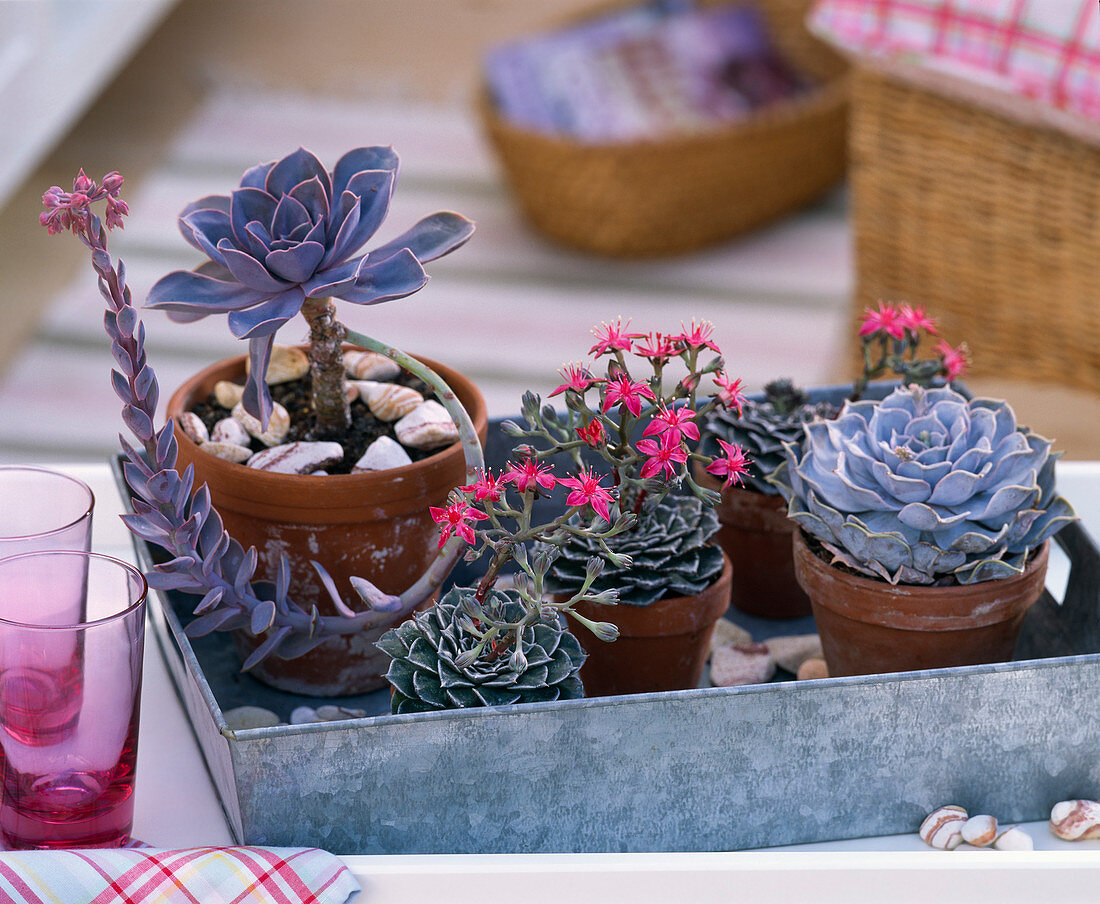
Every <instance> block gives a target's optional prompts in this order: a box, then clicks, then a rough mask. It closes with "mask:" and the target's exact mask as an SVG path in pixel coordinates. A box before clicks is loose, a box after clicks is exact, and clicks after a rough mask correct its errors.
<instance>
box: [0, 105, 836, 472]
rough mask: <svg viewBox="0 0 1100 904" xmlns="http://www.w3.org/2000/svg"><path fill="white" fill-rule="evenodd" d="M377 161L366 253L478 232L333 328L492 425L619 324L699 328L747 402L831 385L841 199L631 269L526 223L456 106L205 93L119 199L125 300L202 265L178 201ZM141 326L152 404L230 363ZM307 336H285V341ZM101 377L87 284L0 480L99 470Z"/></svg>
mask: <svg viewBox="0 0 1100 904" xmlns="http://www.w3.org/2000/svg"><path fill="white" fill-rule="evenodd" d="M381 143H385V144H393V145H394V147H395V148H396V149H397V151H398V153H399V154H400V155H401V158H402V171H401V176H400V179H399V181H398V188H397V192H396V195H395V199H394V203H393V205H392V206H391V212H390V217H389V219H388V220H387V222H386V224H385V225H384V226H383V228H382V230H381V231H380V233H379V237H378V241H381V240H384V239H385V238H388V237H392V236H393V235H396V234H397V233H398V232H400V231H403V230H404V229H405V228H407V227H408V226H409V225H411V224H412V223H413V222H415V221H416V220H417V219H419V218H420V217H422V216H425V215H427V214H429V213H431V212H433V211H435V210H439V209H451V210H458V211H460V212H462V213H463V214H465V215H466V216H469V217H471V218H472V219H474V220H475V221H477V224H478V231H477V233H476V234H475V236H474V239H473V240H472V241H471V242H470V243H469V245H467V246H466V247H465V248H462V249H461V250H459V251H458V252H456V253H455V254H453V255H451V256H450V257H447V258H444V259H442V260H440V261H436V262H433V263H432V264H429V265H428V270H429V273H430V274H431V275H432V277H433V278H432V281H431V282H430V283H429V284H428V286H427V287H426V288H425V289H423V290H422V291H421V292H420V293H418V294H417V295H414V296H411V297H409V298H407V299H402V300H398V301H394V302H389V303H387V304H383V305H378V306H376V307H371V308H359V307H356V306H353V305H348V304H343V305H341V313H342V316H343V318H344V319H345V321H346V322H347V323H348V324H349V325H351V326H352V327H354V328H355V329H359V330H361V331H363V332H366V333H369V334H372V335H376V336H378V337H381V338H385V339H387V340H389V341H391V342H394V343H396V344H398V345H400V346H402V347H404V348H407V349H408V350H410V351H414V352H418V353H420V354H424V355H427V356H429V357H432V358H436V359H437V360H442V361H446V362H448V363H450V364H453V365H454V366H456V367H458V368H459V369H461V370H463V371H465V372H466V373H468V374H469V375H470V376H471V377H472V378H474V379H475V381H476V382H477V383H478V384H479V385H480V386H481V387H482V390H483V391H484V392H485V394H486V397H487V398H488V401H489V408H490V413H491V415H494V416H500V415H505V414H513V413H515V412H516V411H517V410H518V406H519V399H520V396H521V394H522V392H523V391H524V390H525V389H527V388H531V389H534V390H535V391H537V392H541V393H542V394H544V395H545V394H546V392H548V391H549V390H550V389H551V388H552V387H553V386H554V385H556V383H555V377H556V370H557V368H558V367H560V366H561V364H562V363H563V362H565V361H569V360H576V359H578V358H581V357H582V356H583V354H584V352H585V351H586V350H587V348H588V346H589V345H590V344H591V341H590V340H591V337H590V335H589V330H590V328H591V327H592V326H593V325H595V324H597V323H599V322H600V321H601V320H611V319H614V318H615V317H618V316H620V315H623V316H626V317H632V318H633V325H634V327H635V328H638V329H641V330H652V329H659V330H668V329H671V328H675V327H676V326H678V324H679V323H680V321H681V320H684V321H686V320H689V319H690V318H692V317H696V318H703V319H707V320H711V321H712V322H713V323H714V324H715V328H716V329H715V333H716V338H717V340H718V342H719V344H720V345H721V346H722V348H723V351H724V352H725V354H726V358H727V361H728V369H729V370H730V372H731V373H733V374H735V375H738V376H741V377H742V378H743V379H744V380H745V383H746V384H747V385H748V386H749V387H753V388H755V387H759V386H761V385H762V384H763V383H764V382H766V381H767V380H768V379H772V378H774V377H776V376H781V375H786V376H790V377H792V378H794V379H796V380H799V381H804V382H807V383H812V382H821V381H824V380H828V379H831V378H832V377H833V376H834V374H835V373H836V371H837V370H838V369H839V367H840V365H839V358H840V353H841V349H842V347H843V342H844V339H845V334H846V330H847V328H848V322H849V321H848V307H847V306H848V299H849V297H850V291H851V282H852V277H851V260H850V259H851V250H850V234H849V228H848V223H847V209H846V200H845V198H844V195H843V193H842V192H839V191H838V192H836V193H834V194H832V195H830V196H829V197H828V198H826V199H824V200H823V201H822V202H820V203H819V204H817V205H815V206H814V207H812V208H810V209H809V210H807V211H805V212H803V213H801V214H799V215H796V216H794V217H791V218H788V219H786V220H784V221H782V222H781V223H779V224H777V225H775V226H773V227H770V228H767V229H764V230H761V231H759V232H757V233H755V234H753V235H751V236H749V237H746V238H744V239H741V240H739V241H735V242H731V243H729V244H727V245H724V246H722V247H720V248H718V249H715V250H711V251H707V252H702V253H699V254H695V255H689V256H685V257H679V258H674V259H669V260H654V261H643V262H617V261H608V260H605V259H601V258H595V257H590V256H586V255H582V254H578V253H574V252H571V251H568V250H563V249H561V248H558V247H555V246H553V245H551V244H549V243H547V242H546V241H544V240H543V239H541V238H540V237H538V236H537V235H536V234H534V233H533V232H532V231H531V230H530V229H529V228H528V227H527V226H526V225H525V224H524V222H523V221H522V219H521V217H520V215H519V213H518V210H517V208H516V206H515V205H514V203H513V201H512V199H511V198H510V197H509V195H508V191H507V188H506V187H505V185H504V184H503V181H502V178H501V175H500V172H499V170H498V168H497V165H496V162H495V160H494V159H493V157H492V154H491V151H490V149H489V148H488V147H487V146H486V144H485V142H484V141H483V139H482V136H481V134H480V131H479V128H478V124H477V122H476V119H475V118H474V116H473V114H472V113H471V111H470V110H469V109H466V108H464V107H459V106H447V107H439V106H432V105H429V104H425V103H407V104H402V105H400V106H395V105H387V104H385V103H384V102H376V101H359V100H356V101H334V100H319V99H317V98H315V97H296V96H284V95H278V96H273V95H271V94H264V93H247V94H244V93H232V92H229V91H222V92H220V93H216V94H214V95H213V96H212V97H211V98H210V99H209V101H208V102H207V103H206V104H204V105H203V106H202V107H201V108H200V109H199V110H198V111H197V113H196V114H195V115H194V116H193V117H192V118H191V119H189V120H186V121H183V122H182V123H181V124H180V126H179V128H178V131H177V133H176V135H175V136H174V138H173V141H172V142H171V144H170V147H169V150H168V153H167V154H165V156H164V158H163V160H162V161H161V162H160V163H159V164H158V165H157V166H155V167H154V168H153V170H152V172H151V173H149V174H147V175H146V176H145V177H144V178H143V180H142V182H141V185H140V186H139V187H138V188H137V190H136V191H132V192H131V193H130V194H129V195H127V196H126V197H127V198H128V200H129V202H130V205H131V210H132V215H131V216H130V218H129V219H128V222H127V228H126V230H125V231H123V232H116V233H115V234H114V235H113V236H112V250H113V251H114V252H115V253H116V254H117V255H118V256H120V257H122V258H123V259H124V260H125V261H126V264H127V269H128V275H129V282H130V284H131V286H132V289H133V292H134V297H135V299H137V300H139V301H140V300H141V299H143V298H144V297H145V294H146V292H147V291H148V289H149V287H150V286H151V285H152V283H153V282H154V281H155V280H156V279H157V278H159V277H160V276H161V275H163V274H164V273H166V272H168V271H169V270H172V269H177V268H180V267H191V266H194V265H195V264H197V263H198V262H199V260H200V256H199V255H198V253H197V252H196V251H194V249H192V248H191V247H190V246H189V245H187V244H186V243H185V242H184V241H183V239H182V237H181V236H180V235H179V232H178V231H177V228H176V215H177V214H178V212H179V210H180V209H181V208H182V207H183V206H184V205H185V204H186V203H188V202H189V201H191V200H193V199H195V198H197V197H200V196H202V195H205V194H212V193H225V192H228V191H229V190H231V189H232V188H234V187H235V186H236V184H237V179H238V177H239V175H240V173H241V172H242V171H243V170H244V169H245V168H247V167H248V166H251V165H252V164H254V163H257V162H259V161H261V160H269V159H272V158H274V157H277V156H280V155H282V154H284V153H286V152H288V151H290V150H293V148H294V147H296V146H297V145H299V144H301V145H304V146H306V147H309V148H310V149H311V150H313V151H314V152H315V153H317V154H318V156H320V157H321V159H322V160H324V161H325V162H326V163H329V164H330V165H331V164H332V163H334V162H335V160H336V158H337V157H338V156H339V154H340V153H342V152H343V151H345V150H347V149H348V148H351V147H355V146H358V145H363V144H381ZM371 244H375V242H372V243H371ZM368 247H369V246H368ZM144 319H145V321H146V328H147V332H148V342H147V345H148V349H149V355H150V361H151V362H152V363H153V365H154V367H155V368H156V370H157V373H158V376H159V378H160V382H161V386H162V393H163V396H165V397H166V396H167V395H168V394H169V392H170V390H171V388H172V387H174V386H175V385H177V384H178V383H179V382H180V381H181V380H182V379H183V378H184V377H185V376H187V375H188V374H190V373H192V372H194V371H195V370H197V369H199V368H200V367H202V366H204V365H205V364H207V363H210V362H211V361H213V360H216V359H217V358H221V357H225V356H227V355H232V354H237V353H240V352H241V351H243V345H244V344H243V343H240V342H238V341H237V340H234V339H233V338H232V337H231V336H230V335H229V333H228V331H227V329H226V327H225V324H224V318H223V317H211V318H208V319H206V320H204V321H201V322H199V323H196V324H187V325H178V324H173V323H171V322H169V321H168V320H167V319H166V318H165V317H164V316H163V315H162V314H160V313H157V312H152V311H150V312H148V313H147V315H146V316H145V318H144ZM304 334H305V326H304V323H303V322H301V321H295V322H292V323H291V324H289V325H288V326H287V327H285V328H284V330H283V332H282V333H280V341H285V342H295V341H298V340H300V339H301V338H302V337H303V336H304ZM59 361H60V362H61V366H55V365H56V362H59ZM47 365H49V366H47ZM110 365H111V358H110V353H109V350H108V345H107V340H106V337H105V335H104V333H103V330H102V312H101V304H100V299H99V296H98V293H97V291H96V288H95V281H94V277H93V275H92V273H91V271H90V269H89V270H87V271H84V272H83V273H81V274H80V275H79V276H78V278H77V279H76V280H75V281H74V282H73V283H72V284H71V285H70V286H68V287H67V288H66V289H65V290H64V291H63V292H61V293H60V294H59V295H58V296H57V297H56V298H53V299H50V300H49V302H48V313H47V314H46V316H45V317H44V320H43V323H42V325H41V327H40V328H39V330H38V333H37V335H36V337H35V339H34V341H33V342H32V343H31V344H30V345H28V346H27V347H26V349H25V350H24V352H23V354H22V355H21V357H20V358H19V359H18V360H17V361H16V362H15V364H14V366H13V367H12V368H11V370H10V371H9V373H8V374H7V377H6V379H5V381H4V382H3V384H2V385H0V414H2V416H0V462H12V461H27V460H37V461H50V460H68V461H72V460H80V459H92V458H100V459H101V458H103V457H106V456H108V455H110V454H111V453H112V452H113V451H114V450H115V449H116V448H117V433H118V431H119V429H120V427H121V420H120V418H119V413H118V405H117V403H116V400H115V397H114V394H113V392H112V391H111V388H110V383H109V379H108V370H109V367H110ZM44 402H48V406H49V407H48V410H49V416H48V417H44V416H42V413H41V412H42V410H43V403H44Z"/></svg>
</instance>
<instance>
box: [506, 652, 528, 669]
mask: <svg viewBox="0 0 1100 904" xmlns="http://www.w3.org/2000/svg"><path fill="white" fill-rule="evenodd" d="M508 668H510V669H511V670H512V671H513V672H522V671H524V670H525V669H526V668H527V657H526V656H524V655H523V650H521V649H520V648H519V647H516V649H515V652H513V653H512V655H511V657H510V658H509V660H508Z"/></svg>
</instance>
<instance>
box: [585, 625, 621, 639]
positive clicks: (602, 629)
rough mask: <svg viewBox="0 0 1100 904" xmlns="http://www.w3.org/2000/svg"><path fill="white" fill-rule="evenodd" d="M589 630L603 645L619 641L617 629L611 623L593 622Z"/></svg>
mask: <svg viewBox="0 0 1100 904" xmlns="http://www.w3.org/2000/svg"><path fill="white" fill-rule="evenodd" d="M589 630H590V631H591V632H592V633H593V634H594V635H595V637H596V639H597V640H602V641H604V642H605V643H612V642H613V641H616V640H618V639H619V629H618V627H616V626H615V625H613V624H611V622H606V621H602V622H593V623H592V624H591V625H590V626H589Z"/></svg>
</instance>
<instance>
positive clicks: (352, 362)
mask: <svg viewBox="0 0 1100 904" xmlns="http://www.w3.org/2000/svg"><path fill="white" fill-rule="evenodd" d="M344 369H345V370H346V371H347V373H348V376H349V377H354V378H355V379H356V380H392V379H393V378H394V377H396V376H397V375H398V374H399V373H401V368H400V367H398V366H397V365H396V364H395V363H394V362H393V361H391V360H390V359H389V358H387V357H386V356H385V355H380V354H378V352H367V351H362V350H355V351H348V352H344Z"/></svg>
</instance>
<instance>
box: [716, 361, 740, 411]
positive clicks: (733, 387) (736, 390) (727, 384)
mask: <svg viewBox="0 0 1100 904" xmlns="http://www.w3.org/2000/svg"><path fill="white" fill-rule="evenodd" d="M714 383H715V385H716V386H717V387H718V401H719V402H721V403H722V405H723V406H724V407H725V408H726V410H733V409H736V410H737V416H738V417H741V411H742V406H743V405H744V404H745V396H744V395H743V394H742V392H741V380H740V379H737V380H730V378H729V377H728V376H726V373H725V371H719V372H718V373H716V374H715V375H714Z"/></svg>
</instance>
